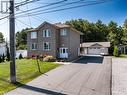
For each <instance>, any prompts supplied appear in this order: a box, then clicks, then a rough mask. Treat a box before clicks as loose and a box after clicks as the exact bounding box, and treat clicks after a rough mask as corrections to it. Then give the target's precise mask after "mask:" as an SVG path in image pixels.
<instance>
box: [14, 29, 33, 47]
mask: <svg viewBox="0 0 127 95" xmlns="http://www.w3.org/2000/svg"><path fill="white" fill-rule="evenodd" d="M30 29H32V28H26V29H22V30H21V31H18V32H17V33H16V48H17V49H26V44H27V31H28V30H30Z"/></svg>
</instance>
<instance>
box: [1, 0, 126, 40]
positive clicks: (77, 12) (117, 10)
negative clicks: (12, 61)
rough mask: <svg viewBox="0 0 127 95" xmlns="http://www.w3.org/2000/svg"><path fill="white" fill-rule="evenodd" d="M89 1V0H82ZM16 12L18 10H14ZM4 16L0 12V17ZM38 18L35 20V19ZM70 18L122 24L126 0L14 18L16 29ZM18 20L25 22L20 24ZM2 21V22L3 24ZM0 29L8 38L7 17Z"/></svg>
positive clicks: (54, 0)
mask: <svg viewBox="0 0 127 95" xmlns="http://www.w3.org/2000/svg"><path fill="white" fill-rule="evenodd" d="M15 1H16V2H21V0H15ZM58 1H61V0H41V1H39V2H36V3H34V4H29V5H28V6H23V7H20V9H21V10H26V9H27V7H28V9H31V8H35V7H37V6H42V3H51V2H58ZM74 1H79V0H68V1H67V2H74ZM84 1H90V0H84ZM16 12H17V13H18V12H20V11H16ZM2 16H5V15H2V14H0V17H2ZM35 18H36V19H39V20H36V19H35ZM71 19H86V20H88V21H90V22H96V21H97V20H98V19H100V20H102V21H103V22H104V23H106V24H107V23H109V22H110V21H111V20H113V21H115V22H117V23H118V25H122V24H123V22H124V20H125V19H127V0H111V1H110V2H106V3H103V4H98V5H92V6H84V7H81V8H76V9H70V10H65V11H59V12H54V13H47V14H41V15H38V16H35V17H24V18H17V20H16V26H15V27H16V31H18V30H21V29H23V28H26V27H30V26H31V27H34V28H35V27H37V26H38V25H40V24H41V23H42V22H43V21H48V22H51V23H56V22H65V21H67V20H71ZM18 20H20V21H22V22H23V23H25V24H22V23H21V22H19V21H18ZM3 23H4V24H3ZM0 31H1V32H3V34H4V36H5V37H7V38H9V36H8V35H9V31H8V21H7V19H5V20H2V21H0Z"/></svg>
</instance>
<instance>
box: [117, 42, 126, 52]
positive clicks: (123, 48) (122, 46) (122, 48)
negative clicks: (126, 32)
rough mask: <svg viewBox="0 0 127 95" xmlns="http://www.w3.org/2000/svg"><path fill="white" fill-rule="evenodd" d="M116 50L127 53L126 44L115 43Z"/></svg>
mask: <svg viewBox="0 0 127 95" xmlns="http://www.w3.org/2000/svg"><path fill="white" fill-rule="evenodd" d="M117 47H118V50H119V51H120V53H121V54H126V53H127V45H122V44H120V45H117Z"/></svg>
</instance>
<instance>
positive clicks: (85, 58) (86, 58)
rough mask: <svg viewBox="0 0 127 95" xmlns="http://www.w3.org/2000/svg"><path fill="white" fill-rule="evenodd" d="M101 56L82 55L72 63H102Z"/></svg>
mask: <svg viewBox="0 0 127 95" xmlns="http://www.w3.org/2000/svg"><path fill="white" fill-rule="evenodd" d="M103 59H104V57H103V56H83V57H82V58H80V59H79V60H76V61H74V62H73V63H81V64H90V63H97V64H102V63H103Z"/></svg>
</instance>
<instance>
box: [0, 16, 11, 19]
mask: <svg viewBox="0 0 127 95" xmlns="http://www.w3.org/2000/svg"><path fill="white" fill-rule="evenodd" d="M9 16H10V15H8V16H5V17H2V18H0V20H3V19H5V18H8V17H9Z"/></svg>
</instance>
